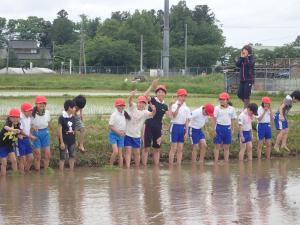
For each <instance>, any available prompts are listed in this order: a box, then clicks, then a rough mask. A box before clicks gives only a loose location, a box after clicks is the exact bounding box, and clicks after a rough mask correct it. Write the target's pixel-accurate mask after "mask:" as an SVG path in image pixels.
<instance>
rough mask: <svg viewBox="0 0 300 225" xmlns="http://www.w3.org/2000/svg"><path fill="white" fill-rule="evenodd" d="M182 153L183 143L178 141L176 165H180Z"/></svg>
mask: <svg viewBox="0 0 300 225" xmlns="http://www.w3.org/2000/svg"><path fill="white" fill-rule="evenodd" d="M182 154H183V143H178V144H177V153H176V158H177V164H178V165H181V161H182Z"/></svg>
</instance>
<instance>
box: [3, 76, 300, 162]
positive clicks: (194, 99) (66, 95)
mask: <svg viewBox="0 0 300 225" xmlns="http://www.w3.org/2000/svg"><path fill="white" fill-rule="evenodd" d="M146 79H147V80H146V81H145V82H143V83H133V82H131V80H132V77H130V76H123V75H100V74H99V75H1V76H0V118H1V122H2V123H3V121H4V119H5V117H6V116H5V115H6V114H7V112H8V110H9V109H10V108H11V107H20V105H21V103H23V102H24V101H28V102H31V103H32V104H34V97H35V96H36V95H45V96H46V97H47V99H48V103H47V108H48V110H49V111H50V113H51V114H52V115H53V116H52V124H51V125H52V131H51V136H52V138H51V140H52V144H51V149H52V151H53V152H52V153H53V157H52V165H53V166H56V165H57V162H58V141H57V116H58V115H59V114H60V113H61V111H62V110H63V103H64V101H65V100H66V99H71V98H73V97H74V96H76V95H78V94H83V95H85V96H86V98H87V105H86V107H85V109H84V114H85V118H84V122H85V125H86V129H87V135H86V148H87V149H88V152H87V153H85V154H80V153H79V154H78V155H77V157H78V160H77V164H78V165H82V166H102V165H105V164H106V163H107V162H108V161H109V156H110V154H111V147H110V146H109V143H108V139H107V135H108V117H109V114H110V113H112V112H113V110H114V100H115V98H117V97H124V98H126V97H127V96H128V94H129V92H130V91H131V90H134V89H137V90H138V92H139V94H143V93H144V91H145V90H146V89H147V87H148V86H149V85H150V83H151V80H152V79H151V78H146ZM159 83H161V84H165V85H166V86H167V88H168V94H167V97H166V102H167V103H168V102H170V101H171V100H172V98H173V96H174V94H175V92H176V90H177V89H178V88H186V89H187V91H188V92H189V96H188V98H187V105H188V106H189V107H190V108H191V109H194V108H196V107H199V106H201V105H203V104H205V103H208V102H209V103H214V104H217V103H218V101H217V97H218V94H219V93H220V92H221V91H223V90H224V81H223V76H222V75H221V74H212V75H209V76H207V77H179V76H178V77H169V78H160V79H159ZM263 95H266V93H254V94H253V95H252V101H253V102H256V103H257V104H260V99H261V97H262V96H263ZM231 96H232V103H233V105H234V107H236V108H237V109H238V111H240V109H241V108H242V103H241V101H240V100H239V99H237V97H236V95H235V94H231ZM269 96H270V97H271V98H272V108H273V111H275V110H277V108H278V106H279V104H280V103H281V101H282V99H283V97H284V94H283V93H278V94H270V95H269ZM299 112H300V104H295V105H294V106H293V109H292V112H291V115H290V116H289V123H290V127H291V131H290V135H289V146H290V148H291V149H292V151H291V153H287V152H280V153H274V154H273V155H275V156H284V155H288V154H291V155H295V154H298V152H299V144H300V138H299V134H300V128H299V124H300V116H299ZM168 128H169V119H165V121H164V136H163V145H162V161H163V162H164V161H167V158H168V150H169V141H168V139H169V132H168ZM273 130H274V129H273ZM236 131H237V125H235V133H234V136H233V137H234V143H233V145H232V147H231V158H236V157H237V155H238V150H239V143H238V141H237V138H236ZM210 132H211V137H212V129H211V128H210ZM276 134H277V132H276V131H275V130H274V133H273V135H274V137H275V135H276ZM255 136H256V134H255V132H254V137H255ZM254 139H255V138H254ZM208 145H209V150H208V153H207V158H208V159H211V158H212V156H213V152H212V151H213V145H212V138H210V137H208ZM254 146H256V140H254ZM255 149H256V148H254V152H255ZM190 153H191V145H190V143H188V142H187V143H186V145H185V151H184V159H185V160H189V159H190V155H191V154H190ZM254 155H255V153H254ZM150 159H151V157H150Z"/></svg>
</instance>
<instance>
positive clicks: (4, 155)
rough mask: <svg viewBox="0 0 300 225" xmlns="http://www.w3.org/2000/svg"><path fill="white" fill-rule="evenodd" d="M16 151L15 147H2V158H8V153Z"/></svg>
mask: <svg viewBox="0 0 300 225" xmlns="http://www.w3.org/2000/svg"><path fill="white" fill-rule="evenodd" d="M12 152H14V150H13V148H9V147H7V146H1V147H0V158H6V157H7V156H8V154H10V153H12Z"/></svg>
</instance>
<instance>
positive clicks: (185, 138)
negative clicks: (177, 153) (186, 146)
mask: <svg viewBox="0 0 300 225" xmlns="http://www.w3.org/2000/svg"><path fill="white" fill-rule="evenodd" d="M188 137H189V136H188V133H187V132H185V134H184V141H186V140H187V139H188Z"/></svg>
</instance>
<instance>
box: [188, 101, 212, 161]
mask: <svg viewBox="0 0 300 225" xmlns="http://www.w3.org/2000/svg"><path fill="white" fill-rule="evenodd" d="M213 115H214V105H213V104H205V105H204V106H201V107H200V108H198V109H195V110H194V111H192V113H191V119H190V123H189V137H190V140H191V143H192V145H193V147H192V163H196V162H197V155H198V151H199V147H200V148H201V150H200V159H199V162H200V163H203V162H204V158H205V152H206V149H207V144H206V140H205V135H204V133H203V131H202V128H203V127H205V131H206V133H207V134H208V131H207V126H206V125H205V124H206V123H207V122H208V118H209V117H212V116H213ZM199 145H200V146H199Z"/></svg>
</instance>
